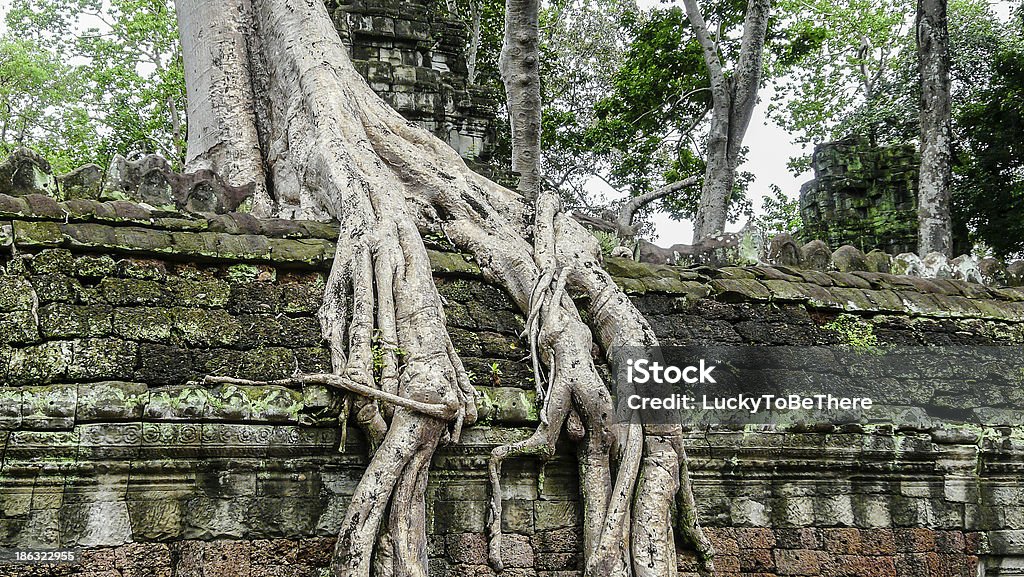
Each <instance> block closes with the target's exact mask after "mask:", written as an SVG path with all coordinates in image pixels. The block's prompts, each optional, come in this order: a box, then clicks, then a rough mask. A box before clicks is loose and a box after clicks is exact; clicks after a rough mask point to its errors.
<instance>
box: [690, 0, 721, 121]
mask: <svg viewBox="0 0 1024 577" xmlns="http://www.w3.org/2000/svg"><path fill="white" fill-rule="evenodd" d="M683 6H685V7H686V17H687V18H688V19H689V20H690V26H691V27H692V28H693V34H694V35H695V36H696V37H697V41H698V42H700V46H701V48H702V49H703V52H704V63H705V65H706V66H707V67H708V77H709V78H710V80H711V100H712V102H713V103H714V106H715V113H716V114H722V115H723V118H725V116H724V115H727V114H728V112H729V101H730V100H731V99H730V97H729V89H728V84H727V83H726V79H725V72H724V71H723V69H722V59H721V58H719V56H718V46H717V44H716V43H715V42H714V41H713V40H712V39H711V36H709V35H708V25H707V23H706V22H705V21H704V17H703V16H702V15H701V13H700V7H699V6H697V0H683Z"/></svg>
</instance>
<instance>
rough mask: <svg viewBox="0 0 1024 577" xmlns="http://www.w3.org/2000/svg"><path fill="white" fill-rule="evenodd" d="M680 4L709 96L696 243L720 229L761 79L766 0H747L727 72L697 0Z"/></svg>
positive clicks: (766, 21) (722, 230)
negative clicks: (740, 35) (700, 56)
mask: <svg viewBox="0 0 1024 577" xmlns="http://www.w3.org/2000/svg"><path fill="white" fill-rule="evenodd" d="M683 5H684V6H685V8H686V16H687V18H688V19H689V21H690V26H691V28H692V29H693V33H694V35H695V36H696V37H697V41H698V42H699V43H700V45H701V48H702V52H703V54H704V64H705V67H706V68H707V71H708V80H709V82H710V85H711V101H712V106H711V128H710V132H709V134H708V147H707V154H706V157H705V163H706V168H705V171H704V186H703V188H702V189H701V195H700V204H699V205H698V207H697V217H696V219H695V221H694V226H693V242H694V244H697V243H700V242H702V241H704V240H706V239H708V238H710V237H713V236H715V235H718V234H721V233H722V232H724V231H725V224H726V221H727V216H728V208H729V201H730V200H731V198H732V192H733V187H734V186H735V184H736V169H737V167H738V166H739V160H740V151H741V150H742V147H743V138H744V137H745V136H746V134H747V128H748V127H749V126H750V119H751V117H752V116H753V112H754V107H755V106H756V105H757V91H758V88H759V87H760V85H761V72H762V67H763V60H764V43H765V39H766V34H767V29H768V16H769V12H770V9H771V0H748V2H747V12H746V17H745V19H744V23H743V38H742V40H741V43H740V55H739V59H738V60H737V62H736V68H735V70H734V71H733V74H732V76H731V77H728V76H727V75H726V73H725V71H724V69H723V66H722V60H721V57H720V55H719V53H718V52H719V47H718V40H719V39H718V38H715V39H712V38H711V34H710V32H709V31H708V27H707V24H706V22H705V21H704V17H703V15H702V14H701V10H700V7H699V6H698V4H697V0H683Z"/></svg>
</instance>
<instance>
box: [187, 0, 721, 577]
mask: <svg viewBox="0 0 1024 577" xmlns="http://www.w3.org/2000/svg"><path fill="white" fill-rule="evenodd" d="M208 1H209V0H178V8H179V18H180V19H181V20H182V25H181V31H182V36H183V42H184V45H185V47H186V49H185V54H184V56H185V60H186V69H187V70H189V71H190V72H189V76H188V78H189V79H191V80H190V81H191V82H195V83H198V86H191V87H190V88H189V95H190V96H192V95H196V97H197V98H198V99H199V100H198V102H190V104H189V106H190V111H193V110H194V113H195V114H197V116H198V119H199V122H198V126H199V127H201V128H205V132H203V134H207V135H213V136H208V137H207V139H208V140H204V139H202V138H200V139H198V140H197V141H196V142H197V143H196V144H195V146H197V147H198V148H197V150H195V151H193V150H191V147H192V146H193V140H192V138H191V135H190V141H189V145H190V150H189V157H190V158H192V159H198V160H197V161H200V160H201V161H204V162H207V163H209V164H210V165H211V166H212V167H213V168H215V169H216V170H220V171H225V172H228V173H230V174H231V175H232V177H233V178H235V179H236V180H235V182H239V183H241V184H248V183H250V182H255V181H248V182H245V181H244V179H245V178H247V177H246V176H245V175H249V176H248V178H265V179H266V182H267V183H268V186H266V187H264V189H263V195H264V196H263V204H264V206H265V207H266V210H267V211H268V212H273V213H275V214H279V215H283V216H286V217H297V216H301V217H307V218H308V217H319V218H331V219H335V220H337V221H338V222H339V223H340V231H341V232H340V236H339V239H338V243H337V253H336V255H335V260H334V265H333V267H332V269H331V274H330V277H329V279H328V281H327V285H326V288H325V292H324V301H323V306H322V308H321V311H320V320H321V327H322V330H323V335H324V338H325V339H326V340H327V342H328V344H329V346H330V350H331V357H332V365H333V366H332V369H333V370H332V373H330V374H327V375H300V376H298V377H295V378H294V379H293V380H298V381H300V382H303V383H310V382H317V383H322V384H324V385H327V386H332V387H336V388H339V389H341V390H344V391H346V392H347V394H348V400H349V404H350V406H351V407H352V409H353V413H354V415H353V416H354V420H355V421H356V422H357V423H358V424H359V425H360V426H361V427H362V428H363V430H364V431H365V432H366V435H367V437H368V438H369V439H370V450H371V460H370V463H369V465H368V467H367V470H366V472H365V473H364V475H363V477H362V478H361V480H360V482H359V484H358V485H357V487H356V489H355V493H354V494H353V495H352V497H351V501H350V504H349V506H348V508H347V510H346V513H345V518H344V519H343V521H342V523H341V530H340V532H339V535H338V543H337V547H336V549H335V552H334V558H333V560H332V564H331V572H332V575H334V576H335V577H369V575H370V574H371V572H373V573H374V574H376V575H394V576H407V575H408V576H423V575H426V571H427V569H426V559H425V551H426V507H425V502H424V499H425V493H426V486H427V479H428V474H429V467H430V461H431V457H432V456H433V453H434V451H435V450H436V448H437V447H438V446H439V445H440V444H442V443H446V442H457V441H458V438H459V435H460V432H461V429H462V427H463V425H468V424H472V423H473V422H474V421H475V419H476V405H475V391H474V389H473V387H472V384H471V383H470V382H469V378H468V375H467V373H466V371H465V370H464V368H463V365H462V362H461V360H460V359H459V356H458V354H457V352H456V350H455V347H454V345H453V344H452V341H451V338H450V337H449V335H448V332H447V329H446V327H445V319H444V311H443V307H442V301H441V298H440V296H439V295H438V293H437V288H436V286H435V285H434V282H433V278H432V274H431V270H430V263H429V260H428V258H427V252H426V248H425V246H424V244H423V239H422V236H421V231H428V232H431V233H433V234H444V235H446V236H447V237H448V238H450V239H451V240H452V242H454V243H455V244H456V246H458V247H459V249H460V250H464V251H466V252H468V253H470V254H472V255H474V257H475V258H476V260H477V262H480V263H482V264H481V268H482V270H483V272H484V274H485V275H486V276H487V278H488V279H489V280H491V281H492V282H495V283H497V284H499V285H501V286H502V287H504V288H505V290H507V292H508V293H509V294H510V295H511V296H512V298H513V300H514V301H515V302H516V303H517V305H518V307H519V308H520V309H521V310H522V312H523V314H524V316H526V318H527V322H526V324H527V332H528V334H529V340H530V344H531V352H532V355H531V356H532V358H533V361H534V367H535V371H536V374H537V375H538V378H537V384H538V387H541V388H542V392H543V406H542V407H541V415H542V419H541V421H542V422H541V425H540V426H539V427H538V429H537V431H536V432H535V434H534V435H533V436H532V437H531V438H530V439H528V440H527V441H524V442H522V443H517V444H514V445H510V446H505V447H499V448H498V449H496V450H495V451H494V454H493V455H492V458H491V462H490V466H489V473H490V478H491V481H492V483H493V487H494V489H493V493H492V502H491V520H492V522H491V524H490V526H489V528H488V533H489V536H490V539H491V541H490V542H491V560H492V562H493V564H494V565H495V567H497V568H500V567H501V565H502V560H501V546H500V545H501V517H502V516H501V505H502V503H501V490H500V483H501V464H502V462H503V461H504V460H505V459H507V458H513V457H516V456H519V455H540V456H549V455H552V454H553V453H554V450H555V443H556V441H557V440H558V438H559V437H560V435H561V433H562V432H563V430H567V431H568V432H569V435H570V438H572V439H573V440H574V441H576V442H577V443H578V451H579V459H580V467H581V474H582V479H581V485H582V487H583V490H582V495H581V498H582V501H583V504H584V506H583V510H584V543H585V546H584V549H585V550H584V551H583V559H584V565H585V568H586V570H585V571H586V575H587V576H588V577H628V576H632V575H636V576H642V577H660V576H663V575H672V574H673V572H674V570H675V569H674V567H675V543H674V535H675V533H676V532H677V531H678V532H680V533H681V535H682V536H683V537H684V538H686V539H687V540H689V542H691V543H693V544H694V545H695V546H696V548H697V550H698V551H699V553H700V555H701V557H702V558H703V559H705V560H708V561H709V560H710V556H711V555H712V553H713V550H712V548H711V546H710V543H709V542H708V540H707V539H706V538H705V537H704V535H703V533H702V531H701V528H700V525H699V524H698V523H697V518H696V513H695V508H694V499H693V495H692V493H691V492H690V490H689V484H688V482H687V473H686V455H685V451H684V450H683V444H682V433H681V431H680V428H679V427H656V426H649V425H646V424H644V423H641V422H639V420H638V419H637V417H636V416H635V415H634V416H632V417H630V418H629V419H628V420H627V421H625V422H622V421H620V422H615V420H614V418H613V415H614V414H615V411H614V405H613V402H612V398H611V394H610V392H609V389H608V387H607V385H606V384H605V383H604V382H603V381H602V379H601V376H600V373H599V372H598V371H597V369H596V366H595V361H594V357H593V351H594V349H595V343H594V336H595V334H594V333H592V332H591V327H590V326H588V325H587V324H586V323H584V322H583V320H582V318H581V315H580V313H579V311H578V310H577V308H576V305H575V303H574V302H573V300H572V299H571V298H570V297H569V291H570V290H571V291H574V292H578V293H580V294H584V295H586V296H587V297H589V298H588V299H587V302H588V306H589V307H590V308H589V315H588V317H589V318H590V319H592V322H593V327H594V329H595V331H596V335H597V338H598V342H599V343H600V344H601V345H602V346H603V349H604V350H606V351H613V350H616V349H617V348H618V347H624V346H644V347H653V346H657V340H656V338H655V337H654V333H653V331H652V330H651V328H650V326H649V325H648V324H647V321H646V320H645V319H644V318H643V316H642V315H641V314H640V313H639V312H638V311H637V310H636V308H635V307H634V306H633V304H632V303H631V302H630V300H629V299H628V298H627V297H626V296H625V295H624V294H623V293H622V292H621V291H620V290H619V289H618V288H617V287H616V286H615V284H614V282H613V281H612V279H611V277H610V276H609V275H608V273H607V272H605V271H604V270H603V269H602V268H601V266H600V262H599V258H600V256H599V255H600V250H599V247H598V246H597V243H596V241H595V239H594V238H593V237H592V236H591V235H590V234H589V233H587V232H586V231H585V230H584V229H583V228H582V227H580V226H579V225H578V224H577V223H576V222H575V221H573V220H572V219H571V218H569V217H568V216H566V215H565V214H563V213H562V212H561V211H560V210H559V207H558V203H557V199H556V198H554V197H553V196H551V195H543V194H542V195H539V196H538V197H537V204H536V206H533V205H531V204H528V203H526V202H524V201H523V196H522V195H521V194H517V193H515V192H512V191H509V190H506V189H504V188H502V187H500V186H498V185H496V184H494V183H493V182H490V181H488V180H487V179H485V178H483V177H481V176H480V175H478V174H476V173H475V172H473V171H471V170H470V169H469V168H468V167H466V165H465V162H463V160H462V159H461V158H459V156H458V154H457V153H456V152H455V151H454V150H452V149H451V148H450V147H449V146H447V145H446V144H445V143H443V142H441V141H440V140H438V139H437V138H435V137H434V136H432V135H431V134H430V133H428V132H427V131H425V130H423V129H421V128H418V127H416V126H414V125H412V124H410V123H409V122H408V121H406V120H405V119H404V118H402V117H401V116H400V115H399V114H398V113H397V112H395V111H394V110H392V109H391V108H390V107H388V106H387V105H386V104H385V103H384V101H383V100H381V99H380V98H379V97H378V96H377V95H376V94H374V93H373V91H372V90H371V89H370V87H369V86H368V85H367V84H366V82H365V81H364V80H363V79H362V77H360V76H359V74H358V73H357V72H356V70H355V69H354V67H353V66H352V64H351V62H350V61H349V58H348V52H347V50H346V48H345V46H344V45H343V44H342V43H341V40H340V39H339V38H338V35H337V32H336V31H335V29H334V27H333V24H332V21H331V19H330V17H329V16H328V14H327V11H326V9H325V7H324V4H323V2H322V0H251V2H250V0H217V1H216V2H215V4H216V6H215V9H216V12H215V13H210V12H209V11H208V9H207V8H206V6H205V4H206V3H207V2H208ZM225 14H230V15H232V17H233V18H229V19H227V20H229V22H228V23H225V22H224V20H225V19H224V18H223V15H225ZM215 16H216V17H215ZM235 16H237V18H236V19H235V18H234V17H235ZM229 56H230V57H231V58H234V59H235V60H234V61H235V62H237V65H238V66H239V67H242V68H245V71H240V70H235V69H234V68H230V67H227V66H226V65H225V64H224V62H225V58H227V57H229ZM531 65H533V66H535V65H536V62H533V63H532V64H531ZM245 87H249V90H248V91H246V90H245ZM204 90H205V91H208V92H204ZM218 90H219V91H226V90H231V91H233V92H232V94H234V95H235V96H237V98H238V99H237V100H235V99H231V98H226V97H224V95H223V94H221V93H218V92H217V91H218ZM247 163H248V165H247ZM375 339H379V340H375ZM376 346H380V347H381V348H382V349H383V350H382V351H381V355H382V357H383V358H382V359H380V361H381V364H382V365H383V368H382V370H381V371H380V372H379V374H375V371H374V350H373V349H374V347H376ZM399 351H401V354H399ZM607 360H608V361H609V362H612V363H613V364H614V363H615V362H617V360H616V359H614V358H609V359H607ZM673 503H678V509H677V511H678V513H677V514H675V515H673V514H672V511H673V507H672V504H673ZM709 562H710V561H709Z"/></svg>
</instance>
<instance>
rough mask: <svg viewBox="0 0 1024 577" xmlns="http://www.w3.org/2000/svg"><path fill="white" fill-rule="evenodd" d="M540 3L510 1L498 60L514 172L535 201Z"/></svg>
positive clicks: (538, 179) (537, 188)
mask: <svg viewBox="0 0 1024 577" xmlns="http://www.w3.org/2000/svg"><path fill="white" fill-rule="evenodd" d="M539 6H540V1H539V0H506V3H505V39H504V42H503V43H502V45H501V57H500V58H499V60H498V67H499V68H500V69H501V79H502V81H503V82H504V84H505V94H506V96H507V97H508V114H509V119H510V121H511V124H512V171H513V172H515V173H517V174H518V175H519V192H521V193H523V195H524V196H526V198H527V199H531V200H532V199H534V198H536V196H537V194H538V193H539V192H540V188H541V182H542V181H541V168H540V154H541V151H540V129H541V100H540V52H539V38H540V29H539V24H538V18H539Z"/></svg>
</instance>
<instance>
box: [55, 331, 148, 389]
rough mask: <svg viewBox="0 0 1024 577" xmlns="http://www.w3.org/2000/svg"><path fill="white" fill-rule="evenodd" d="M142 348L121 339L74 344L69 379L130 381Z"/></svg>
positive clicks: (93, 340)
mask: <svg viewBox="0 0 1024 577" xmlns="http://www.w3.org/2000/svg"><path fill="white" fill-rule="evenodd" d="M137 357H138V345H136V344H135V343H133V342H130V341H123V340H120V339H81V340H76V341H72V361H71V362H70V363H68V378H70V379H75V380H99V379H112V380H118V379H121V380H129V379H131V378H132V373H133V372H134V370H135V364H136V363H135V361H136V358H137Z"/></svg>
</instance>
